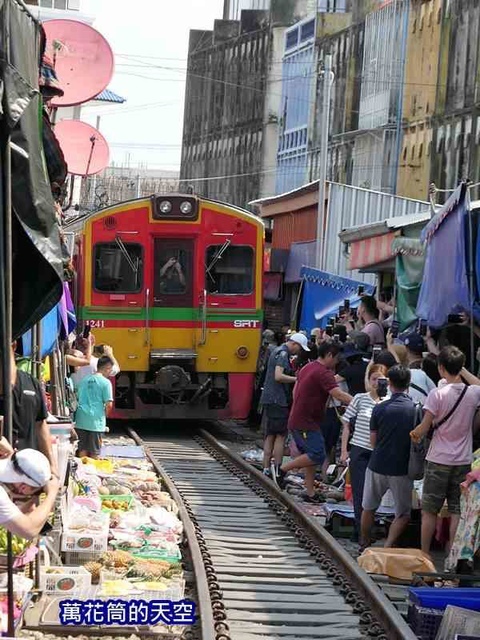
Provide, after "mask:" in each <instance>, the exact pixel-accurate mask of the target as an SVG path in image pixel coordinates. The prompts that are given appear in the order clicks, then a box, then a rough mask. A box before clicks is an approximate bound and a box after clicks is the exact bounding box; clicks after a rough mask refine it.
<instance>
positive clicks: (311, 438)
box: [291, 429, 327, 465]
mask: <svg viewBox="0 0 480 640" xmlns="http://www.w3.org/2000/svg"><path fill="white" fill-rule="evenodd" d="M291 434H292V437H293V440H294V442H295V445H296V447H297V449H298V450H299V451H300V453H301V454H306V455H307V456H308V457H309V458H310V460H311V461H312V462H313V463H314V464H316V465H322V464H323V463H324V462H325V458H326V457H327V456H326V454H325V440H324V439H323V436H322V433H321V432H320V431H299V430H297V429H292V430H291Z"/></svg>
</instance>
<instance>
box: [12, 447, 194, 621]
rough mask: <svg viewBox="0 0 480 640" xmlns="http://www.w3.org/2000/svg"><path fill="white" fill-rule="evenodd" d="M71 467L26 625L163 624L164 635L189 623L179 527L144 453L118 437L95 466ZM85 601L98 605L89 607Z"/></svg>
mask: <svg viewBox="0 0 480 640" xmlns="http://www.w3.org/2000/svg"><path fill="white" fill-rule="evenodd" d="M119 442H120V444H119ZM64 444H65V443H63V442H62V443H61V445H60V446H62V445H64ZM68 462H69V465H68V466H69V472H68V478H67V482H66V488H65V491H64V493H63V495H62V496H61V499H60V503H59V508H58V510H57V513H56V514H55V523H54V528H53V530H52V533H51V536H50V540H49V541H48V544H45V545H43V548H42V551H43V553H42V558H41V567H40V589H39V591H38V596H37V600H36V602H35V604H34V606H32V607H30V608H29V609H28V611H27V613H26V616H25V626H26V627H27V628H38V629H40V630H45V631H46V630H50V631H54V630H55V628H56V629H57V630H58V628H59V627H62V625H63V627H64V628H65V626H67V627H68V626H69V625H72V626H74V625H80V624H81V625H92V626H97V625H102V624H108V625H111V626H112V627H115V626H118V627H122V628H123V629H126V628H127V629H128V627H132V628H133V627H135V628H138V627H148V628H154V629H155V630H156V628H157V627H158V626H159V625H160V627H161V628H162V633H165V632H166V631H167V632H168V629H169V628H170V627H171V626H172V625H175V630H176V631H178V629H179V626H178V625H180V626H181V625H182V624H183V625H185V624H189V623H191V622H192V621H193V615H194V605H193V603H191V602H190V601H186V600H184V598H185V578H184V573H183V565H182V554H181V551H180V543H181V541H182V536H183V526H182V523H181V521H180V520H179V518H178V515H177V514H178V509H177V506H176V504H175V502H174V501H173V500H172V498H171V497H170V494H169V493H167V492H166V491H163V490H162V485H161V481H160V479H159V478H158V477H157V475H156V473H155V471H154V470H153V467H152V465H151V464H150V462H149V461H148V460H147V458H146V457H145V453H144V450H143V448H142V447H138V446H134V445H133V444H132V441H130V440H124V439H121V440H120V441H118V439H117V440H115V441H114V442H113V444H110V445H108V444H107V445H106V446H104V448H103V450H102V458H101V459H99V460H93V459H90V458H82V459H79V458H74V457H73V456H71V455H70V457H69V460H68ZM59 524H60V526H59ZM113 600H115V603H116V604H117V606H116V607H115V608H112V606H111V602H112V601H113ZM67 601H68V602H69V603H70V604H68V606H67V605H66V602H67ZM72 602H75V603H77V604H76V607H73V608H72V606H71V603H72ZM88 602H95V603H96V604H95V607H93V608H90V609H88V608H86V607H87V605H86V604H85V603H88ZM159 602H163V606H162V607H160V606H159V605H158V603H159ZM119 603H120V604H119ZM132 603H137V604H138V603H143V604H142V605H138V606H137V605H135V606H133V605H132Z"/></svg>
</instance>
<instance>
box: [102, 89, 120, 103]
mask: <svg viewBox="0 0 480 640" xmlns="http://www.w3.org/2000/svg"><path fill="white" fill-rule="evenodd" d="M94 100H99V101H100V102H114V103H115V104H123V103H124V102H126V98H122V96H119V95H118V94H116V93H114V92H113V91H110V89H104V90H103V91H102V93H99V94H98V96H97V97H96V98H94Z"/></svg>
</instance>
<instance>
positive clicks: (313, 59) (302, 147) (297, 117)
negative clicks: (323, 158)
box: [265, 3, 352, 196]
mask: <svg viewBox="0 0 480 640" xmlns="http://www.w3.org/2000/svg"><path fill="white" fill-rule="evenodd" d="M319 6H325V7H326V6H327V5H325V3H323V4H322V3H320V4H319ZM333 6H334V5H332V7H333ZM347 6H348V5H347V3H342V4H341V11H339V12H338V13H337V12H335V11H333V10H330V11H327V12H322V13H320V12H318V13H317V14H313V15H310V16H309V17H307V18H305V19H304V20H301V21H299V22H297V23H296V24H295V25H293V26H292V27H290V28H288V29H287V30H286V32H285V44H284V52H283V62H282V104H281V112H280V131H279V141H278V153H277V177H276V185H275V192H273V191H270V192H267V193H265V195H266V196H268V195H273V194H274V193H276V194H279V193H283V192H285V191H290V190H292V189H296V188H297V187H300V186H301V185H302V184H305V183H306V182H309V181H311V180H312V179H313V177H314V176H316V175H317V168H316V164H317V157H318V151H319V149H320V145H321V141H320V139H319V136H318V134H317V132H318V130H319V128H320V127H319V123H320V121H321V118H322V117H323V114H321V113H318V109H320V103H321V100H319V99H318V98H319V97H320V96H319V85H321V84H322V83H323V79H321V78H320V74H319V71H320V65H321V62H322V60H323V54H324V50H323V49H322V48H321V44H322V43H325V40H328V39H329V37H330V36H331V34H336V33H338V32H339V31H343V30H344V29H345V28H346V27H348V26H349V25H350V23H351V20H352V14H351V13H348V12H346V11H345V8H346V7H347Z"/></svg>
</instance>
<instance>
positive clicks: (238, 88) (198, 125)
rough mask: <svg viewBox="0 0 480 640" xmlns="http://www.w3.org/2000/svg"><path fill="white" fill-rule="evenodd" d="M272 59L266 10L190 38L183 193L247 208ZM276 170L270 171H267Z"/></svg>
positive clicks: (258, 171) (256, 188) (256, 179)
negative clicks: (189, 189)
mask: <svg viewBox="0 0 480 640" xmlns="http://www.w3.org/2000/svg"><path fill="white" fill-rule="evenodd" d="M270 59H271V46H270V27H269V17H268V13H267V12H265V11H243V12H242V19H241V20H240V21H234V20H215V24H214V28H213V30H212V31H191V32H190V41H189V50H188V66H187V82H186V93H185V113H184V128H183V139H182V160H181V169H180V179H181V188H182V189H186V188H188V187H189V186H190V185H192V186H193V189H194V191H195V193H198V194H200V195H203V196H206V197H210V198H213V199H216V200H222V201H225V202H230V203H232V204H235V205H238V206H240V207H246V206H247V204H248V202H249V201H250V200H254V199H255V198H256V197H258V194H259V193H261V180H262V175H263V173H262V171H263V167H262V160H263V135H264V111H265V90H266V79H267V77H268V72H269V63H270ZM270 170H271V171H273V172H274V171H275V167H274V166H273V167H271V169H270Z"/></svg>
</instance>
